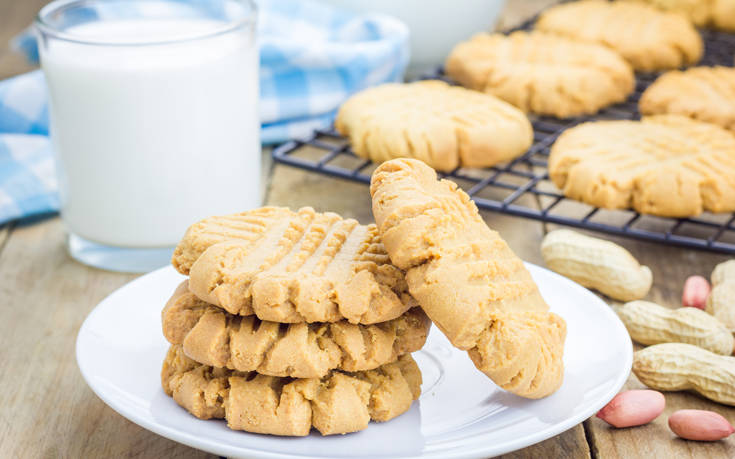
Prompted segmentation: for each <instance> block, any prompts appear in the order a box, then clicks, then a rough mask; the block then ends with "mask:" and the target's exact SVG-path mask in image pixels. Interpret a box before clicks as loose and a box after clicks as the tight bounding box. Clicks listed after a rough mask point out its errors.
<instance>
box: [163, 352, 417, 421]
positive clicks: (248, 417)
mask: <svg viewBox="0 0 735 459" xmlns="http://www.w3.org/2000/svg"><path fill="white" fill-rule="evenodd" d="M161 384H162V386H163V390H164V391H165V392H166V394H167V395H169V396H171V397H173V399H174V400H175V401H176V403H178V404H179V405H181V406H182V407H184V408H185V409H186V410H187V411H189V412H190V413H191V414H193V415H194V416H196V417H198V418H199V419H212V418H217V419H222V418H224V419H226V420H227V426H228V427H229V428H231V429H233V430H244V431H246V432H254V433H262V434H271V435H289V436H304V435H308V434H309V431H310V430H311V428H312V427H314V428H316V429H317V430H318V431H319V432H321V434H322V435H333V434H344V433H349V432H356V431H359V430H363V429H365V428H366V427H367V426H368V423H369V422H370V421H371V420H373V421H388V420H390V419H393V418H395V417H396V416H399V415H401V414H403V413H404V412H406V411H407V410H408V409H409V408H410V407H411V404H412V403H413V401H414V400H416V399H417V398H418V397H419V395H420V394H421V372H420V370H419V368H418V366H417V365H416V362H414V360H413V359H412V358H411V356H410V355H404V356H401V357H400V358H399V359H398V361H397V362H395V363H389V364H387V365H383V366H382V367H380V368H378V369H375V370H370V371H364V372H357V373H343V372H339V371H334V372H331V373H330V374H329V375H328V376H326V377H324V378H322V379H291V378H277V377H273V376H264V375H260V374H257V373H243V372H235V371H230V370H226V369H222V368H216V367H211V366H207V365H201V364H199V363H197V362H195V361H193V360H191V359H189V358H188V357H186V355H185V354H184V352H183V350H182V349H181V347H180V346H171V348H170V349H169V351H168V354H167V355H166V360H165V361H164V363H163V369H162V370H161Z"/></svg>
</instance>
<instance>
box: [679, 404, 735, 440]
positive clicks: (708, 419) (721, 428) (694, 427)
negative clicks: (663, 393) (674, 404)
mask: <svg viewBox="0 0 735 459" xmlns="http://www.w3.org/2000/svg"><path fill="white" fill-rule="evenodd" d="M669 428H670V429H671V430H672V431H673V432H674V433H675V434H676V435H678V436H679V437H681V438H684V439H686V440H697V441H717V440H722V439H723V438H725V437H727V436H729V435H730V434H731V433H733V432H735V428H733V426H731V425H730V423H729V422H728V421H727V419H725V418H724V417H722V416H720V415H719V414H717V413H715V412H714V411H705V410H679V411H676V412H675V413H674V414H672V415H671V416H669Z"/></svg>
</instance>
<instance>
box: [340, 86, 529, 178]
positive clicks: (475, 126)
mask: <svg viewBox="0 0 735 459" xmlns="http://www.w3.org/2000/svg"><path fill="white" fill-rule="evenodd" d="M335 126H336V128H337V130H338V131H339V132H340V133H341V134H342V135H344V136H347V137H348V138H349V139H350V144H351V146H352V149H353V151H354V152H355V154H357V155H358V156H360V157H363V158H368V159H370V160H372V161H374V162H376V163H381V162H383V161H387V160H389V159H393V158H415V159H420V160H421V161H423V162H425V163H426V164H429V165H430V166H432V167H434V168H435V169H438V170H441V171H451V170H452V169H455V168H456V167H458V166H463V167H488V166H492V165H495V164H498V163H501V162H504V161H508V160H510V159H513V158H515V157H517V156H520V155H521V154H523V153H524V152H525V151H526V150H527V149H528V147H530V146H531V143H532V141H533V129H532V127H531V123H530V122H529V121H528V118H526V115H525V114H523V112H521V111H520V110H518V109H517V108H515V107H513V106H512V105H510V104H508V103H506V102H503V101H502V100H500V99H498V98H496V97H494V96H491V95H489V94H482V93H479V92H476V91H470V90H467V89H465V88H461V87H457V86H450V85H448V84H447V83H444V82H443V81H419V82H415V83H408V84H384V85H381V86H377V87H374V88H370V89H366V90H364V91H361V92H359V93H357V94H356V95H354V96H352V97H350V98H349V99H348V100H347V101H346V102H345V103H344V104H343V105H342V106H341V107H340V109H339V113H338V114H337V119H336V121H335Z"/></svg>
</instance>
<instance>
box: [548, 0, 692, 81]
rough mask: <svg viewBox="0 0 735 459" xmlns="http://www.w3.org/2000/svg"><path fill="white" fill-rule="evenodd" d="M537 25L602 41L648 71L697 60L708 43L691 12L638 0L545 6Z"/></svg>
mask: <svg viewBox="0 0 735 459" xmlns="http://www.w3.org/2000/svg"><path fill="white" fill-rule="evenodd" d="M536 29H538V30H541V31H544V32H551V33H557V34H560V35H565V36H568V37H571V38H574V39H577V40H585V41H591V42H597V43H602V44H604V45H607V46H609V47H610V48H612V49H614V50H616V51H617V52H618V53H620V54H621V55H622V56H623V57H624V58H625V59H626V60H627V61H628V62H630V64H631V65H632V66H633V68H634V69H636V70H641V71H645V72H651V71H654V70H664V69H675V68H678V67H683V66H686V65H692V64H695V63H696V62H699V59H701V57H702V52H703V48H704V45H703V44H702V38H701V37H700V36H699V33H698V32H697V30H696V29H695V28H694V26H693V25H692V23H691V22H690V21H689V20H688V19H687V18H685V17H684V16H682V15H680V14H677V13H667V12H664V11H660V10H658V9H656V8H654V7H652V6H650V5H646V4H644V3H636V2H608V1H606V0H583V1H579V2H569V3H563V4H561V5H558V6H554V7H552V8H549V9H548V10H546V11H545V12H543V13H542V14H541V15H540V16H539V19H538V21H537V22H536Z"/></svg>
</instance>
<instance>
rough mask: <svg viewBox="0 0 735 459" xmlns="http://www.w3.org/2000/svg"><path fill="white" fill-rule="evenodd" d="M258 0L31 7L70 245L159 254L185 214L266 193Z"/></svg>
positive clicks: (125, 265) (149, 259) (157, 262)
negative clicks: (257, 39) (35, 11)
mask: <svg viewBox="0 0 735 459" xmlns="http://www.w3.org/2000/svg"><path fill="white" fill-rule="evenodd" d="M255 19H256V12H255V6H254V4H253V3H252V2H251V1H250V0H242V1H240V0H211V1H209V2H201V1H191V2H187V1H182V0H58V1H56V2H53V3H51V4H50V5H48V6H46V7H45V8H43V9H42V10H41V12H40V14H39V16H38V19H37V21H36V28H37V30H38V37H39V49H40V55H41V66H42V68H43V71H44V74H45V76H46V80H47V83H48V88H49V97H50V117H51V137H52V142H53V146H54V150H55V154H56V159H57V169H58V177H59V182H60V183H59V185H60V193H61V206H62V209H61V215H62V219H63V221H64V223H65V225H66V227H67V230H68V232H69V246H70V247H69V248H70V251H71V254H72V256H74V257H75V258H76V259H78V260H80V261H82V262H84V263H87V264H91V265H94V266H98V267H102V268H107V269H114V270H122V271H145V270H150V269H153V268H155V267H158V266H163V265H164V264H166V263H167V262H168V261H169V259H170V254H171V250H172V247H173V246H175V245H176V243H177V242H178V241H179V239H180V238H181V237H182V236H183V234H184V232H185V230H186V228H187V227H188V226H189V225H190V224H192V223H194V222H195V221H197V220H199V219H201V218H204V217H207V216H209V215H217V214H226V213H232V212H238V211H242V210H246V209H249V208H254V207H258V206H259V205H261V196H260V193H261V191H260V190H261V187H260V141H259V129H260V123H259V119H258V50H257V46H256V43H255Z"/></svg>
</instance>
